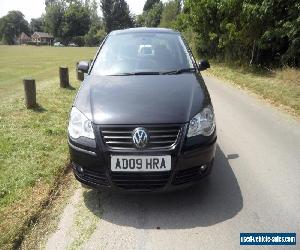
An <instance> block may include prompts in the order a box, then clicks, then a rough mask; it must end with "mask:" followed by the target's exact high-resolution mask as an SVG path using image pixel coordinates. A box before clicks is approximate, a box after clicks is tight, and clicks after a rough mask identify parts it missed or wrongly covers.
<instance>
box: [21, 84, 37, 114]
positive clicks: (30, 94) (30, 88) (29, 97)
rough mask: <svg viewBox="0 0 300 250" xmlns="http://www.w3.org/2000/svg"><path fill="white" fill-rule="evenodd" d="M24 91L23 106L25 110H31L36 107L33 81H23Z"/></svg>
mask: <svg viewBox="0 0 300 250" xmlns="http://www.w3.org/2000/svg"><path fill="white" fill-rule="evenodd" d="M23 85H24V91H25V105H26V108H27V109H32V108H35V107H36V106H37V104H36V87H35V80H34V79H32V78H25V79H23Z"/></svg>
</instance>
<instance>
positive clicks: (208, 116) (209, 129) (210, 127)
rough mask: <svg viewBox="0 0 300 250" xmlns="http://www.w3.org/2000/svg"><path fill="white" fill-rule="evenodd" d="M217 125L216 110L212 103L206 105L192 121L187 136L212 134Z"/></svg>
mask: <svg viewBox="0 0 300 250" xmlns="http://www.w3.org/2000/svg"><path fill="white" fill-rule="evenodd" d="M215 127H216V122H215V115H214V110H213V108H212V106H211V105H208V106H207V107H205V108H204V109H203V110H202V111H201V112H200V113H198V114H197V115H195V116H194V117H193V119H192V120H191V121H190V124H189V130H188V134H187V137H192V136H196V135H204V136H210V135H211V134H212V133H213V132H214V130H215Z"/></svg>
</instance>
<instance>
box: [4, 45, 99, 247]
mask: <svg viewBox="0 0 300 250" xmlns="http://www.w3.org/2000/svg"><path fill="white" fill-rule="evenodd" d="M95 52H96V48H54V47H31V46H0V171H1V174H0V248H2V249H10V248H13V247H15V246H17V245H18V243H19V241H20V240H21V239H22V235H23V234H24V233H25V232H26V231H27V230H28V226H29V224H30V222H31V221H34V220H35V215H36V214H37V213H38V212H39V211H40V210H41V209H42V207H43V205H45V202H46V201H47V197H48V196H49V194H50V193H51V191H52V190H53V187H54V186H55V183H56V181H57V179H58V176H60V175H61V174H62V173H63V171H64V169H65V168H66V165H67V163H68V148H67V140H66V127H67V118H68V112H69V109H70V106H71V103H72V100H73V98H74V95H75V94H76V91H77V90H76V89H78V87H79V85H80V83H79V82H78V81H77V80H76V78H75V63H76V62H77V61H79V60H81V59H87V60H88V59H90V58H93V56H94V54H95ZM60 65H66V66H68V67H69V75H70V82H71V85H72V86H73V87H74V88H75V90H69V89H60V88H59V79H58V67H59V66H60ZM26 76H31V77H33V78H34V79H35V80H36V87H37V102H38V103H39V105H40V107H39V109H36V110H26V109H25V106H24V96H23V85H22V78H23V77H26Z"/></svg>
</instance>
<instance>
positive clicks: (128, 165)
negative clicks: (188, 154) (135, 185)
mask: <svg viewBox="0 0 300 250" xmlns="http://www.w3.org/2000/svg"><path fill="white" fill-rule="evenodd" d="M169 170H171V156H170V155H165V156H119V155H113V156H112V157H111V171H113V172H160V171H169Z"/></svg>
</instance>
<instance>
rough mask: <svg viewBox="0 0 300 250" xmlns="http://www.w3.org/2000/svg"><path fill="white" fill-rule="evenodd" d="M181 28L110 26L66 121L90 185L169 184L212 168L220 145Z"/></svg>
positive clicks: (85, 66)
mask: <svg viewBox="0 0 300 250" xmlns="http://www.w3.org/2000/svg"><path fill="white" fill-rule="evenodd" d="M208 67H209V63H208V62H207V61H201V63H200V64H199V65H197V64H196V62H195V59H194V58H193V56H192V53H191V51H190V49H189V47H188V45H187V44H186V42H185V40H184V39H183V38H182V36H181V35H180V33H178V32H176V31H173V30H170V29H157V28H135V29H126V30H120V31H113V32H111V33H110V34H109V35H108V36H107V37H106V38H105V40H104V41H103V43H102V44H101V46H100V48H99V50H98V52H97V54H96V56H95V58H94V60H93V61H92V62H91V63H90V62H85V61H82V62H80V63H79V65H78V70H79V71H82V72H84V73H86V75H85V79H84V81H83V82H82V85H81V87H80V90H79V92H78V94H77V96H76V98H75V101H74V104H73V107H72V110H71V114H70V122H69V127H68V140H69V148H70V155H71V163H72V167H73V170H74V174H75V177H76V178H77V180H79V181H80V182H81V183H83V184H85V185H87V186H89V187H92V188H96V189H99V188H108V189H112V190H117V191H129V190H130V191H152V192H153V191H168V190H173V189H176V188H182V187H186V186H187V185H190V184H194V183H196V182H197V181H199V180H200V179H201V178H203V177H205V176H207V175H209V174H210V172H211V169H212V166H213V161H214V156H215V150H216V139H217V135H216V124H215V116H214V110H213V107H212V103H211V99H210V96H209V93H208V91H207V88H206V86H205V83H204V81H203V78H202V76H201V75H200V71H201V70H204V69H206V68H208Z"/></svg>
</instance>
